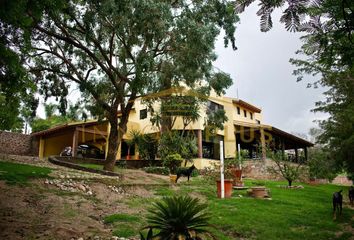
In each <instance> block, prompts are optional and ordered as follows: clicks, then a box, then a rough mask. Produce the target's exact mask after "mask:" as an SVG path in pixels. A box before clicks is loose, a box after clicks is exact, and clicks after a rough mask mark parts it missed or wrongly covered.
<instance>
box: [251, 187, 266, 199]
mask: <svg viewBox="0 0 354 240" xmlns="http://www.w3.org/2000/svg"><path fill="white" fill-rule="evenodd" d="M251 190H252V196H253V197H255V198H265V197H266V196H267V195H268V194H267V190H266V188H265V187H252V188H251Z"/></svg>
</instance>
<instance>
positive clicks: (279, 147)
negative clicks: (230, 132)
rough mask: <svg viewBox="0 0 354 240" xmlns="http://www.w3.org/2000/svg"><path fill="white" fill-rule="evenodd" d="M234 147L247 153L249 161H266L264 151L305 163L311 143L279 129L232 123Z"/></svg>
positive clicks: (268, 126)
mask: <svg viewBox="0 0 354 240" xmlns="http://www.w3.org/2000/svg"><path fill="white" fill-rule="evenodd" d="M234 128H235V138H236V146H237V145H238V144H239V145H240V149H241V150H245V151H246V152H247V153H248V157H249V158H250V159H260V160H261V159H263V160H264V159H266V151H267V149H268V150H272V151H282V152H283V155H284V156H286V157H287V158H288V160H290V161H292V162H305V161H307V159H308V156H307V155H308V154H307V148H308V147H312V146H313V143H311V142H309V141H307V140H305V139H302V138H300V137H298V136H295V135H293V134H290V133H287V132H285V131H283V130H281V129H279V128H276V127H273V126H270V125H264V124H252V123H244V122H238V121H234Z"/></svg>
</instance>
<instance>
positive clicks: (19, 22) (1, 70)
mask: <svg viewBox="0 0 354 240" xmlns="http://www.w3.org/2000/svg"><path fill="white" fill-rule="evenodd" d="M55 2H57V3H59V1H55ZM49 3H53V1H52V0H43V1H42V0H17V1H13V0H3V1H1V8H0V99H1V100H0V129H1V130H15V131H21V129H22V125H23V122H26V124H28V121H30V120H31V119H32V118H34V117H35V111H36V109H37V106H38V99H36V98H35V96H34V93H35V91H36V86H35V84H34V83H33V82H32V81H31V80H30V78H29V76H28V74H27V72H26V70H25V68H24V67H23V63H24V58H23V56H21V55H20V54H19V53H20V52H21V51H22V52H27V50H28V49H29V45H30V44H29V43H30V41H29V40H30V38H29V36H30V32H31V29H32V28H31V26H32V25H33V20H32V19H36V21H38V19H40V18H41V14H42V10H43V9H44V8H45V7H46V6H47V5H48V4H49ZM53 5H54V4H51V7H53ZM27 12H31V15H32V17H30V16H28V14H26V13H27Z"/></svg>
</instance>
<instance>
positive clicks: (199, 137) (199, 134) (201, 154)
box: [197, 129, 203, 158]
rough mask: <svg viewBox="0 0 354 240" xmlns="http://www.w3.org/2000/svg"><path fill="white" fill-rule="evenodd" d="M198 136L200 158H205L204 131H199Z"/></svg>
mask: <svg viewBox="0 0 354 240" xmlns="http://www.w3.org/2000/svg"><path fill="white" fill-rule="evenodd" d="M197 131H198V135H197V141H198V158H203V142H202V140H203V139H202V130H201V129H199V130H197Z"/></svg>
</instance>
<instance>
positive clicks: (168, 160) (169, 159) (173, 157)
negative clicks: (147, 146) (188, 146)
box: [162, 153, 183, 174]
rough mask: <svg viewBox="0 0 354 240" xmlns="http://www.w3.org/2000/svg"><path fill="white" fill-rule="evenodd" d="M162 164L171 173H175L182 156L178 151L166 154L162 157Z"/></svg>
mask: <svg viewBox="0 0 354 240" xmlns="http://www.w3.org/2000/svg"><path fill="white" fill-rule="evenodd" d="M162 161H163V166H165V167H167V168H168V169H169V170H170V173H171V174H176V171H177V168H178V167H179V166H181V164H182V161H183V158H182V157H181V155H179V154H178V153H175V154H170V155H167V156H166V157H164V158H163V159H162Z"/></svg>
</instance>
